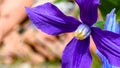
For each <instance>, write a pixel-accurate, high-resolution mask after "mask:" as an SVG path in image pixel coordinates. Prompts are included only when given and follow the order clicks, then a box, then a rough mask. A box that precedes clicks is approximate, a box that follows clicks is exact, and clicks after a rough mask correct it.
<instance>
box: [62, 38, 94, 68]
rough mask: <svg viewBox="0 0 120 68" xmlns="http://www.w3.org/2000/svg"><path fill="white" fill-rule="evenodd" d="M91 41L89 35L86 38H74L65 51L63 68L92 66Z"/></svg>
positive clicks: (87, 67) (86, 67) (88, 67)
mask: <svg viewBox="0 0 120 68" xmlns="http://www.w3.org/2000/svg"><path fill="white" fill-rule="evenodd" d="M89 43H90V41H89V37H88V38H86V39H85V40H77V39H76V38H73V39H72V40H71V42H70V43H69V44H68V45H67V46H66V48H65V50H64V52H63V56H62V68H90V66H91V61H92V57H91V55H90V51H89Z"/></svg>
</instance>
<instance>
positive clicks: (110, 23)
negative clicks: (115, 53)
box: [96, 8, 120, 68]
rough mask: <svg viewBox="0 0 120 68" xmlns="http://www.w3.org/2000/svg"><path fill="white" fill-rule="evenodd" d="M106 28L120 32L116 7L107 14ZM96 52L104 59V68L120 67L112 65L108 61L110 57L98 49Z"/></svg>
mask: <svg viewBox="0 0 120 68" xmlns="http://www.w3.org/2000/svg"><path fill="white" fill-rule="evenodd" d="M104 29H105V30H108V31H112V32H115V33H117V34H120V26H119V24H118V22H117V21H116V15H115V8H114V9H113V10H112V11H111V12H110V13H109V14H108V15H107V17H106V22H105V28H104ZM96 53H97V54H98V56H99V57H100V58H101V60H102V64H103V65H102V68H120V67H116V66H113V65H111V64H110V63H109V62H108V59H107V58H106V57H105V56H104V55H103V54H102V53H100V52H99V51H98V50H97V51H96Z"/></svg>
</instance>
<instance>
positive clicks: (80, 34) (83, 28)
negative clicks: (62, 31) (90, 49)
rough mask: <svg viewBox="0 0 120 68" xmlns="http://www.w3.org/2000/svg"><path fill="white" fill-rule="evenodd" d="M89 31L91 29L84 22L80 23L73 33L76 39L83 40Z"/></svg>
mask: <svg viewBox="0 0 120 68" xmlns="http://www.w3.org/2000/svg"><path fill="white" fill-rule="evenodd" d="M90 33H91V30H90V28H89V27H88V26H87V25H86V24H80V25H79V26H78V28H77V29H76V31H75V32H74V35H75V37H76V38H77V39H78V40H83V39H85V38H87V37H88V36H89V35H90Z"/></svg>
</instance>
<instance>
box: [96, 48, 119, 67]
mask: <svg viewBox="0 0 120 68" xmlns="http://www.w3.org/2000/svg"><path fill="white" fill-rule="evenodd" d="M96 52H97V54H98V56H99V57H100V59H101V60H102V68H118V67H116V66H113V65H111V64H110V63H109V62H108V59H107V58H106V57H105V56H104V55H103V54H102V53H101V52H100V51H98V50H97V51H96Z"/></svg>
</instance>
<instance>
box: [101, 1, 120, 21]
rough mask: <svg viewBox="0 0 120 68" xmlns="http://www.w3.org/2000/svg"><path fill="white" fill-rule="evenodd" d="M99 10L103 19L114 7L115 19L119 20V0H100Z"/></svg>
mask: <svg viewBox="0 0 120 68" xmlns="http://www.w3.org/2000/svg"><path fill="white" fill-rule="evenodd" d="M99 8H100V10H101V13H102V15H103V18H104V20H105V17H106V15H107V14H108V13H109V12H110V11H111V10H112V9H113V8H116V14H118V15H117V19H118V21H119V22H120V20H119V19H120V0H101V5H100V7H99Z"/></svg>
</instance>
